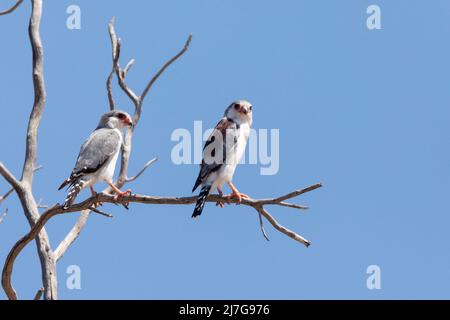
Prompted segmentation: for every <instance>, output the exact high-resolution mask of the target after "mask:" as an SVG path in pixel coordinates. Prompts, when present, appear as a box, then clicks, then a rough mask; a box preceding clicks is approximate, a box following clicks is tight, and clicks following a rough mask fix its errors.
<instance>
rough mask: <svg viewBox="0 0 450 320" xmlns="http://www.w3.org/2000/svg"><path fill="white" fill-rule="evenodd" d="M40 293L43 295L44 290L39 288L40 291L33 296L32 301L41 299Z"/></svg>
mask: <svg viewBox="0 0 450 320" xmlns="http://www.w3.org/2000/svg"><path fill="white" fill-rule="evenodd" d="M42 293H44V288H40V289H39V290H38V291H37V292H36V295H35V296H34V300H41V298H42Z"/></svg>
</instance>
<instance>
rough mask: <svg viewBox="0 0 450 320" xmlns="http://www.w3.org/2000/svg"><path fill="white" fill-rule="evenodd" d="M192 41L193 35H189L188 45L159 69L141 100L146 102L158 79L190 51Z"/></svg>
mask: <svg viewBox="0 0 450 320" xmlns="http://www.w3.org/2000/svg"><path fill="white" fill-rule="evenodd" d="M191 41H192V34H190V35H189V37H188V39H187V40H186V43H185V44H184V47H183V49H181V51H180V52H178V53H177V54H176V55H175V56H174V57H173V58H172V59H170V60H169V61H167V62H166V63H165V64H164V65H163V66H162V67H161V69H159V71H158V72H157V73H156V74H155V75H154V76H153V78H152V79H151V80H150V82H149V83H148V84H147V86H146V87H145V89H144V91H143V92H142V94H141V97H140V99H141V100H144V99H145V96H146V95H147V93H148V92H149V91H150V89H151V88H152V86H153V84H154V83H155V82H156V80H158V78H159V77H160V76H161V75H162V74H163V73H164V71H165V70H166V69H167V68H168V67H169V66H170V65H171V64H172V63H174V62H175V61H177V60H178V58H179V57H181V56H182V55H183V54H184V53H185V52H186V51H187V50H188V49H189V45H190V44H191Z"/></svg>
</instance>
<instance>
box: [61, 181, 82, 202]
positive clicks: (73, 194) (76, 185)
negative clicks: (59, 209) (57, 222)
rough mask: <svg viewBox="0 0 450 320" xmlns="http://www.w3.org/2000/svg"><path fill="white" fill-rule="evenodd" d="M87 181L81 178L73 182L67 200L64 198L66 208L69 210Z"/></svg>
mask: <svg viewBox="0 0 450 320" xmlns="http://www.w3.org/2000/svg"><path fill="white" fill-rule="evenodd" d="M85 183H86V182H85V181H84V180H81V179H80V180H76V181H74V182H73V183H72V185H71V186H70V188H69V190H68V193H67V197H66V200H64V205H63V209H64V210H67V209H68V208H69V207H70V206H71V205H72V204H73V203H74V202H75V199H76V198H77V196H78V194H79V193H80V191H81V190H82V189H83V188H84V185H85Z"/></svg>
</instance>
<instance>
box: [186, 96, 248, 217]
mask: <svg viewBox="0 0 450 320" xmlns="http://www.w3.org/2000/svg"><path fill="white" fill-rule="evenodd" d="M252 108H253V107H252V104H251V103H250V102H248V101H245V100H238V101H235V102H233V103H232V104H231V105H230V106H229V107H228V108H227V109H226V110H225V114H224V116H223V118H222V119H220V121H219V123H218V124H217V125H216V127H215V128H214V130H213V132H212V133H211V135H210V136H209V138H208V140H207V141H206V143H205V146H204V147H203V160H202V163H201V165H200V173H199V175H198V178H197V181H196V182H195V184H194V188H193V189H192V192H194V191H195V189H197V188H198V186H200V185H201V186H202V188H201V191H200V194H199V195H198V198H197V203H196V205H195V209H194V212H193V214H192V217H193V218H195V217H197V216H199V215H200V214H201V213H202V210H203V207H204V206H205V202H206V199H207V198H208V195H209V194H210V193H212V192H213V191H214V190H215V189H216V188H217V191H218V192H219V194H220V195H223V192H222V185H223V184H224V183H226V184H228V186H229V187H230V188H231V190H232V193H230V194H229V195H228V196H227V197H228V198H229V199H231V198H233V197H235V198H236V199H237V203H240V202H241V198H248V196H247V195H246V194H243V193H240V192H239V191H238V189H237V188H236V187H235V186H234V185H233V183H232V182H231V181H232V179H233V175H234V171H235V170H236V166H237V164H238V163H239V162H240V161H241V159H242V156H243V155H244V152H245V148H246V145H247V141H248V137H249V135H250V128H251V125H252V122H253V113H252V112H253V111H252ZM217 205H220V206H221V207H223V203H217Z"/></svg>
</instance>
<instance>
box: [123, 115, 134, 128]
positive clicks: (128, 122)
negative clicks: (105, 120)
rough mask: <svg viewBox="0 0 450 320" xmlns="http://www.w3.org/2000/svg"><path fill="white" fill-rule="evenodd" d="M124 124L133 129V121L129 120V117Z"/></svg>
mask: <svg viewBox="0 0 450 320" xmlns="http://www.w3.org/2000/svg"><path fill="white" fill-rule="evenodd" d="M123 123H125V124H126V125H127V126H129V127H133V121H132V120H131V118H129V117H126V118H125V119H124V120H123Z"/></svg>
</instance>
